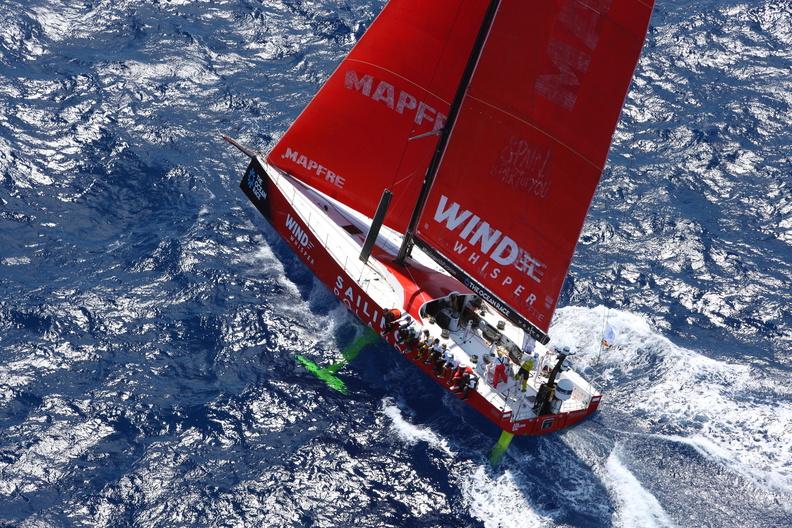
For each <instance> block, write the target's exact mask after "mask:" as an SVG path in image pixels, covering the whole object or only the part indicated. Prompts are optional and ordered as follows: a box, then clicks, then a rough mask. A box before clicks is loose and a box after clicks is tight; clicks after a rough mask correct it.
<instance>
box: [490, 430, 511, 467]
mask: <svg viewBox="0 0 792 528" xmlns="http://www.w3.org/2000/svg"><path fill="white" fill-rule="evenodd" d="M513 438H514V435H513V434H512V433H510V432H508V431H502V432H501V435H500V438H498V443H496V444H495V447H493V448H492V451H491V452H490V456H489V459H490V463H491V464H492V465H493V466H496V465H498V464H499V463H500V461H501V458H503V455H504V454H505V453H506V450H507V449H509V445H510V444H511V441H512V439H513Z"/></svg>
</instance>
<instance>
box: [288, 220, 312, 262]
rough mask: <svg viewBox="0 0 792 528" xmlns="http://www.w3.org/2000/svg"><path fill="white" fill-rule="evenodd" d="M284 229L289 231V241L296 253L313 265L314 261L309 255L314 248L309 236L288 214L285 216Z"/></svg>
mask: <svg viewBox="0 0 792 528" xmlns="http://www.w3.org/2000/svg"><path fill="white" fill-rule="evenodd" d="M286 229H287V230H288V231H289V241H290V242H291V243H292V246H294V248H295V249H296V250H297V252H298V253H299V254H300V255H302V256H304V257H305V258H306V260H307V261H308V262H310V263H311V264H315V263H316V261H315V260H314V258H313V256H312V255H311V253H310V251H311V250H312V249H313V248H314V247H315V246H314V243H313V242H311V237H310V235H308V233H307V232H306V231H305V230H304V229H303V228H302V226H300V224H299V223H298V222H297V220H295V219H294V218H293V217H292V215H290V214H287V215H286Z"/></svg>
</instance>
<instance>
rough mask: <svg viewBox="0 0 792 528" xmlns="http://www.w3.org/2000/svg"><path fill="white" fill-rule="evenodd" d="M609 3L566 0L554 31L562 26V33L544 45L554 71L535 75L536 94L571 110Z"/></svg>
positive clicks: (608, 0) (598, 37)
mask: <svg viewBox="0 0 792 528" xmlns="http://www.w3.org/2000/svg"><path fill="white" fill-rule="evenodd" d="M612 3H613V0H588V1H587V2H579V1H577V0H566V1H565V2H564V3H563V5H562V7H561V11H560V12H559V13H558V22H559V24H558V26H557V29H556V31H557V30H558V29H561V28H563V30H564V33H565V34H564V35H561V34H557V33H556V34H554V35H553V37H552V38H551V40H550V42H549V44H548V46H547V58H549V59H550V62H551V63H552V64H553V66H555V68H556V70H557V73H546V74H543V75H539V76H538V77H537V79H536V84H535V85H534V86H535V88H536V91H537V93H539V94H541V95H542V96H543V97H545V98H546V99H547V100H548V101H551V102H553V103H555V104H557V105H558V106H560V107H561V108H563V109H564V110H567V111H570V110H572V109H573V108H574V107H575V104H576V103H577V98H578V91H579V90H580V84H581V83H580V79H581V78H583V77H584V76H585V74H586V73H587V72H588V70H589V67H590V66H591V60H592V57H593V55H594V50H596V49H597V45H598V44H599V39H600V28H601V26H602V23H603V22H602V19H603V18H605V17H606V16H607V14H608V11H610V8H611V4H612ZM570 33H571V34H572V36H573V37H574V38H575V40H576V42H575V43H574V44H572V43H571V41H570V40H569V37H568V36H566V34H570Z"/></svg>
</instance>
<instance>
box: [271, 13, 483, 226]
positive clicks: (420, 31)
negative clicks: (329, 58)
mask: <svg viewBox="0 0 792 528" xmlns="http://www.w3.org/2000/svg"><path fill="white" fill-rule="evenodd" d="M488 5H489V1H488V0H432V1H431V2H427V1H426V0H391V1H390V2H389V3H388V4H387V5H386V7H385V8H384V10H383V12H382V13H381V14H380V15H379V16H378V17H377V18H376V20H375V21H374V22H373V23H372V25H371V27H370V28H369V29H368V31H367V32H366V34H365V35H364V36H363V37H362V38H361V40H360V42H358V44H357V45H356V46H355V47H354V49H353V50H352V51H351V52H350V54H349V56H348V57H347V58H346V59H345V60H344V61H343V62H342V63H341V65H340V66H339V68H338V69H337V70H336V71H335V73H333V75H332V76H331V77H330V79H329V80H328V81H327V82H326V83H325V85H324V87H323V88H322V89H321V90H320V91H319V93H318V94H317V95H316V97H315V98H314V100H313V101H312V102H311V103H310V104H309V105H308V107H307V108H306V109H305V110H304V111H303V113H302V114H301V115H300V116H299V118H298V119H297V120H296V121H295V122H294V124H293V125H292V126H291V128H289V130H288V131H287V132H286V134H285V135H284V136H283V138H282V139H281V140H280V141H279V142H278V144H277V145H276V146H275V148H274V149H273V150H272V151H271V152H270V154H269V156H268V161H269V162H270V163H271V164H273V165H275V166H277V167H279V168H281V169H283V170H285V171H286V172H288V173H290V174H292V175H294V176H296V177H297V178H299V179H300V180H302V181H304V182H306V183H308V184H309V185H311V186H312V187H314V188H316V189H318V190H320V191H322V192H324V193H326V194H328V195H330V196H332V197H333V198H336V199H338V200H340V201H341V202H343V203H345V204H347V205H349V206H351V207H352V208H354V209H356V210H357V211H360V212H362V213H364V214H366V215H368V216H372V215H373V213H374V211H375V210H376V208H377V204H378V202H379V200H380V197H381V195H382V191H383V189H385V188H388V189H390V190H391V191H392V192H393V201H392V203H391V206H390V209H389V212H388V215H387V217H386V219H385V223H386V224H387V225H388V226H390V227H393V228H394V229H397V230H399V231H404V229H405V228H406V225H407V222H408V220H409V217H410V215H411V214H412V210H413V208H414V206H415V203H416V200H417V196H418V192H419V190H420V186H421V184H422V183H423V179H424V176H425V175H426V169H427V167H428V165H429V162H430V160H431V157H432V154H433V152H434V150H435V148H436V146H437V141H438V137H439V134H431V133H432V132H433V131H439V130H440V129H441V128H442V127H443V125H444V124H445V121H446V116H447V115H448V112H449V108H450V104H451V101H452V99H453V97H454V94H455V93H456V91H457V88H458V85H459V83H460V80H461V77H462V73H463V70H464V68H465V65H466V64H467V61H468V57H469V56H470V53H471V50H472V47H473V42H474V41H475V39H476V35H477V34H478V32H479V30H480V27H481V24H482V20H483V17H484V11H485V10H486V7H487V6H488ZM421 135H424V136H423V137H420V136H421ZM416 136H419V137H418V138H416ZM411 138H413V139H412V140H411Z"/></svg>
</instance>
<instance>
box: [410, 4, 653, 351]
mask: <svg viewBox="0 0 792 528" xmlns="http://www.w3.org/2000/svg"><path fill="white" fill-rule="evenodd" d="M427 4H430V5H431V4H432V2H427ZM652 7H653V1H652V0H646V1H644V0H542V1H541V2H528V1H525V0H502V1H501V2H500V6H499V8H498V11H497V14H496V16H495V19H494V21H493V24H492V26H491V28H490V33H489V35H488V37H487V40H486V42H485V44H484V47H483V49H482V51H481V56H480V58H479V62H478V64H477V66H476V69H475V73H474V75H473V77H472V80H471V82H470V85H469V87H468V89H467V93H466V95H465V97H464V100H463V101H462V105H461V108H460V112H459V117H458V119H457V120H456V122H455V123H454V126H453V130H452V131H451V133H450V134H451V135H450V138H449V141H448V145H447V147H446V150H445V152H444V154H443V158H442V161H441V163H440V165H439V168H438V170H437V174H436V179H435V180H434V183H433V186H432V189H431V192H430V194H429V198H428V200H427V202H426V206H425V208H424V210H423V213H422V216H421V218H420V221H419V223H418V225H417V230H416V234H417V241H418V243H419V244H420V245H421V246H422V247H425V248H427V249H429V250H430V252H432V253H434V254H435V256H436V258H437V257H438V256H439V257H440V259H441V260H445V261H446V264H447V265H448V264H449V263H450V264H451V267H452V268H455V269H457V270H458V271H460V272H461V273H459V275H462V276H464V277H467V278H469V279H472V281H466V282H467V283H468V286H471V287H473V288H474V289H478V290H483V291H482V292H481V293H483V294H486V295H488V296H489V298H490V300H491V301H493V302H494V304H495V305H496V306H502V305H506V306H504V307H503V311H504V312H506V313H507V314H509V315H514V314H515V312H516V314H517V315H518V316H519V319H527V320H528V321H529V322H530V323H532V325H533V326H535V327H536V328H538V329H539V330H541V331H542V332H544V333H546V332H547V330H548V328H549V325H550V320H551V318H552V315H553V311H554V310H555V306H556V303H557V301H558V295H559V293H560V290H561V287H562V285H563V281H564V278H565V277H566V274H567V270H568V268H569V265H570V262H571V259H572V256H573V254H574V252H575V245H576V244H577V240H578V237H579V236H580V232H581V230H582V227H583V222H584V219H585V216H586V212H587V211H588V207H589V204H590V203H591V200H592V198H593V194H594V191H595V189H596V186H597V183H598V182H599V178H600V175H601V173H602V169H603V167H604V164H605V161H606V158H607V154H608V150H609V148H610V143H611V139H612V136H613V133H614V130H615V128H616V124H617V122H618V119H619V115H620V113H621V108H622V105H623V103H624V99H625V96H626V93H627V90H628V87H629V84H630V80H631V78H632V74H633V71H634V69H635V66H636V63H637V61H638V58H639V56H640V52H641V48H642V46H643V42H644V39H645V36H646V32H647V27H648V24H649V19H650V16H651V12H652ZM438 253H439V255H438ZM471 282H472V284H471ZM529 328H530V327H529ZM539 337H540V338H542V337H544V336H542V335H541V333H539Z"/></svg>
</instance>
